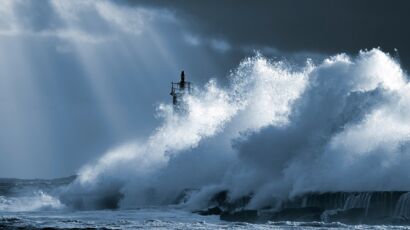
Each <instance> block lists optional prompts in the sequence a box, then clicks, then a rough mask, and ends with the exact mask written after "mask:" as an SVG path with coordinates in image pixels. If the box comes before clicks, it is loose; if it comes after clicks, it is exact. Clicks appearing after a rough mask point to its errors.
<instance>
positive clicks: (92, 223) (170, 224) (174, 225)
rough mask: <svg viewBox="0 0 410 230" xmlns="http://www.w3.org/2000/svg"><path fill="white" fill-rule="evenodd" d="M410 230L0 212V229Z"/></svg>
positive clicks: (151, 210) (132, 213)
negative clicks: (329, 229) (328, 229)
mask: <svg viewBox="0 0 410 230" xmlns="http://www.w3.org/2000/svg"><path fill="white" fill-rule="evenodd" d="M8 228H11V229H43V228H58V229H327V228H331V229H386V228H389V229H410V228H409V227H406V226H386V225H377V226H370V225H345V224H342V223H324V222H290V221H282V222H268V223H266V224H249V223H242V222H225V221H221V220H219V217H218V216H200V215H197V214H194V213H190V212H187V211H183V210H179V209H175V208H173V207H147V208H140V209H134V210H115V211H109V210H105V211H74V212H73V211H34V212H0V229H8Z"/></svg>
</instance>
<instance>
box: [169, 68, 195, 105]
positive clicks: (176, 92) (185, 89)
mask: <svg viewBox="0 0 410 230" xmlns="http://www.w3.org/2000/svg"><path fill="white" fill-rule="evenodd" d="M190 93H191V82H189V81H185V72H184V71H183V70H182V72H181V80H180V81H179V82H171V93H170V95H171V96H172V104H173V105H174V110H176V111H182V110H184V107H185V106H184V102H183V98H184V95H186V94H190Z"/></svg>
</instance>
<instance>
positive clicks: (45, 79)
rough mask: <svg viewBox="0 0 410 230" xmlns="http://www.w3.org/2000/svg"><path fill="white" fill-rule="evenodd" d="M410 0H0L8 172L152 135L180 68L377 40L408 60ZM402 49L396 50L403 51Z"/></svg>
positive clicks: (0, 140)
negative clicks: (158, 108) (256, 54)
mask: <svg viewBox="0 0 410 230" xmlns="http://www.w3.org/2000/svg"><path fill="white" fill-rule="evenodd" d="M409 8H410V3H409V2H408V1H391V2H387V1H379V0H374V1H370V0H368V1H354V0H350V1H334V0H330V1H325V0H320V1H318V0H314V1H296V0H286V1H285V0H283V1H234V0H232V1H231V0H224V1H212V0H211V1H166V0H164V1H70V2H66V1H57V0H56V1H46V0H44V1H41V2H37V1H36V2H34V1H29V0H23V1H9V0H5V1H2V2H1V3H0V50H1V52H0V80H1V82H0V91H1V92H0V125H1V127H2V128H1V129H0V177H23V178H35V177H46V178H51V177H61V176H68V175H72V174H74V173H76V172H77V170H78V169H79V168H80V167H82V166H83V165H84V164H86V163H89V162H92V161H93V160H95V159H97V158H98V157H99V156H101V155H102V154H103V153H104V152H106V151H108V150H110V149H111V148H113V147H115V146H117V145H119V144H122V143H124V142H126V141H128V140H132V139H144V137H146V136H147V135H148V134H150V133H151V132H152V131H153V129H155V127H156V125H157V124H158V122H159V119H158V118H157V117H155V116H154V114H155V110H156V109H155V108H156V106H157V105H158V104H159V103H161V102H166V103H169V101H170V97H169V85H170V82H171V81H176V80H177V79H178V75H179V72H180V70H182V69H184V70H185V71H186V72H187V75H188V79H189V80H191V81H192V82H194V83H195V84H197V85H202V84H204V83H205V82H206V81H208V79H210V78H217V79H218V80H219V82H220V84H224V83H225V82H226V76H227V75H228V73H229V71H230V70H231V69H233V68H235V67H236V66H237V65H238V64H239V62H240V60H242V59H243V58H246V57H248V56H251V55H253V54H254V51H255V50H257V51H260V52H261V53H262V54H263V55H265V56H267V57H269V58H285V59H288V60H292V61H295V62H296V63H297V62H304V61H305V60H306V58H312V59H319V60H320V59H321V58H322V57H325V56H328V55H332V54H336V53H339V52H346V53H351V54H356V53H357V52H358V51H359V50H360V49H366V48H367V49H370V48H373V47H380V48H381V49H382V50H384V51H387V52H390V53H392V54H394V55H398V56H399V58H400V61H401V63H402V65H403V66H404V67H405V68H407V67H408V66H410V45H409V44H408V41H409V40H410V39H409V38H410V32H409V30H408V28H409V24H410V15H409V14H408V10H409ZM395 49H397V50H398V51H397V52H395V51H394V50H395Z"/></svg>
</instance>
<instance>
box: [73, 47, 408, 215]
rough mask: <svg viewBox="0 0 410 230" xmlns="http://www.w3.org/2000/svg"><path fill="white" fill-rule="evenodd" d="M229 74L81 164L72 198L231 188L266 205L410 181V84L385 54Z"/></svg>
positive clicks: (264, 64)
mask: <svg viewBox="0 0 410 230" xmlns="http://www.w3.org/2000/svg"><path fill="white" fill-rule="evenodd" d="M229 79H230V85H229V86H228V87H221V86H218V84H217V82H216V80H211V81H210V82H209V83H208V84H207V85H205V86H204V87H198V88H196V90H195V93H194V94H193V95H191V96H189V97H187V98H185V100H186V103H187V105H188V107H187V108H188V110H187V113H186V114H185V115H180V114H178V113H173V112H172V108H171V105H170V104H161V105H160V106H159V108H158V114H159V116H160V117H161V119H162V120H163V123H162V125H161V126H159V127H158V128H157V129H156V130H155V131H154V132H153V133H152V135H151V136H149V137H147V139H146V140H140V141H135V142H131V143H129V144H126V145H124V146H120V147H118V148H115V149H113V150H112V151H110V152H108V153H106V154H105V155H104V156H103V157H102V158H101V159H99V160H98V161H97V162H95V163H91V164H89V165H87V166H85V167H84V168H83V169H82V170H80V173H79V178H78V180H77V181H76V182H75V183H74V184H72V185H71V186H70V188H69V189H68V191H67V194H65V196H67V197H70V192H71V193H75V194H76V199H83V198H82V196H83V195H85V194H87V195H90V194H93V195H94V196H97V197H99V199H97V200H96V202H97V203H98V202H106V201H107V198H109V200H111V199H113V200H120V203H119V204H120V207H124V208H125V207H133V206H138V205H150V204H151V205H152V204H169V203H172V202H174V201H175V199H176V198H177V197H178V195H180V193H181V192H182V191H183V190H184V189H187V188H189V189H198V192H195V193H194V194H193V195H191V197H190V198H189V200H188V201H187V202H186V204H185V205H186V207H187V208H190V209H197V208H203V207H204V206H206V201H207V200H209V198H210V197H211V196H212V195H213V194H214V193H215V192H218V191H222V190H228V191H229V196H230V198H231V199H235V198H238V197H241V196H245V195H249V194H253V197H252V200H251V202H250V204H249V205H248V206H249V207H251V208H260V207H263V206H266V205H267V204H270V205H272V204H275V203H276V202H278V201H280V200H283V199H286V198H289V197H292V196H295V195H299V194H302V193H305V192H328V191H404V190H409V189H410V184H409V183H407V182H406V181H409V179H410V178H409V175H408V169H407V165H408V164H409V163H410V162H409V160H410V158H409V152H408V151H409V150H408V139H409V132H410V127H409V125H408V124H410V123H409V115H410V114H409V113H410V103H409V102H410V101H409V100H410V94H409V86H408V82H407V76H406V75H405V73H404V72H403V70H402V69H401V68H400V65H399V64H398V63H397V61H396V60H394V59H393V58H392V57H391V56H389V55H388V54H386V53H384V52H382V51H380V50H379V49H373V50H370V51H361V52H360V53H359V54H358V55H357V56H353V57H351V56H348V55H346V54H340V55H336V56H332V57H329V58H327V59H325V60H324V61H323V62H321V63H318V64H314V63H312V62H311V61H310V60H307V62H306V65H305V66H296V67H295V65H291V63H286V62H283V61H272V60H269V59H267V58H265V57H263V56H262V55H260V54H256V56H254V57H251V58H247V59H245V60H243V61H242V62H241V63H240V65H239V66H238V68H237V69H235V70H233V71H232V72H231V74H230V76H229ZM84 199H86V198H85V197H84ZM74 200H75V199H74ZM83 205H84V204H83ZM94 205H95V204H93V203H87V205H85V206H83V207H82V208H93V207H94ZM100 205H101V204H98V205H96V206H97V207H100Z"/></svg>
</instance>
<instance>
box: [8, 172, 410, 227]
mask: <svg viewBox="0 0 410 230" xmlns="http://www.w3.org/2000/svg"><path fill="white" fill-rule="evenodd" d="M74 178H75V177H68V178H60V179H54V180H20V179H0V230H2V229H329V228H331V229H387V228H389V229H410V227H408V226H387V225H378V226H375V225H345V224H342V223H325V222H291V221H280V222H268V223H265V224H250V223H243V222H226V221H222V220H220V219H219V216H201V215H198V214H195V213H192V212H189V211H186V210H182V209H180V208H178V207H177V206H159V207H144V208H135V209H127V210H123V209H122V210H95V211H73V210H69V209H67V208H66V207H65V205H64V204H62V203H61V202H60V201H59V199H58V195H57V194H56V191H58V188H60V187H61V186H64V185H67V184H68V183H70V182H72V181H73V180H74Z"/></svg>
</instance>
